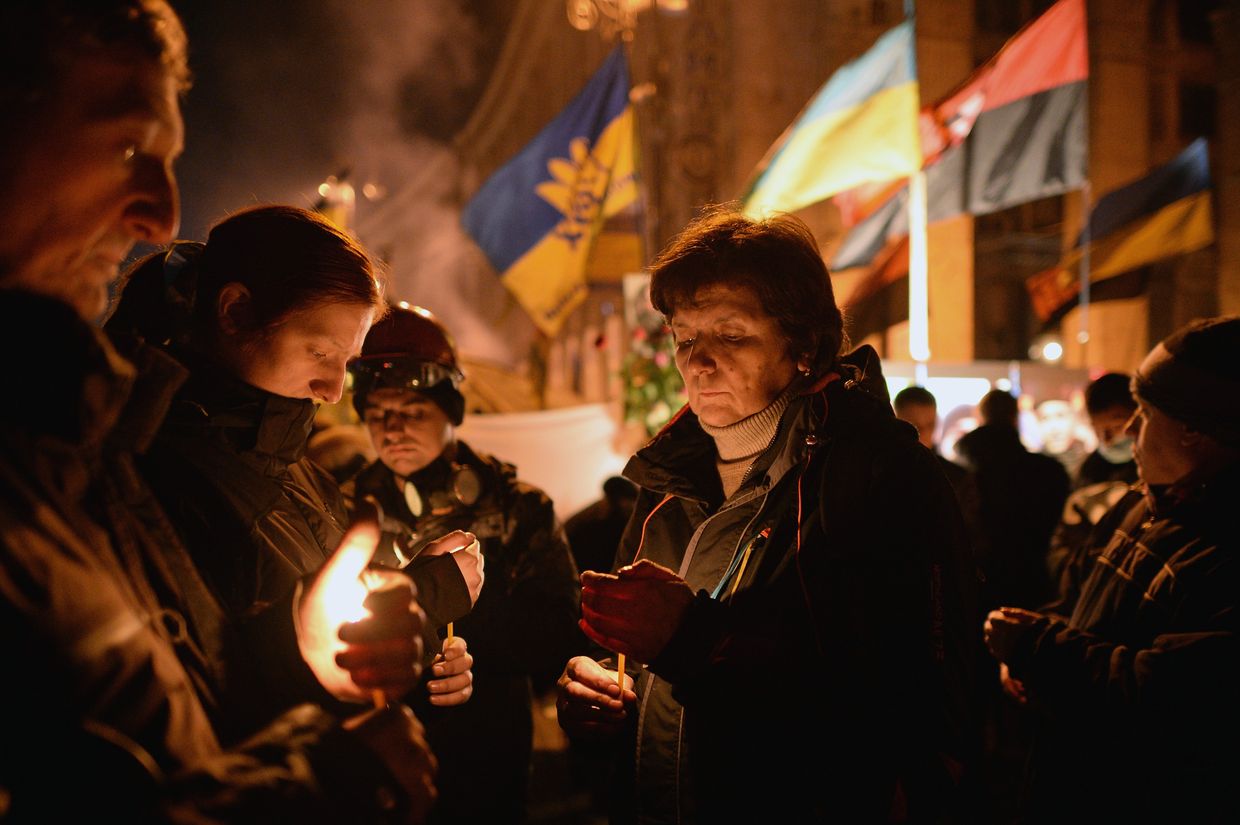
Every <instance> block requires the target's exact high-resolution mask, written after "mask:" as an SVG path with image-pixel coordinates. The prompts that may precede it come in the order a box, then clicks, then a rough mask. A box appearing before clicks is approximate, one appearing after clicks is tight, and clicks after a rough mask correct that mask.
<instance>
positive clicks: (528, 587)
mask: <svg viewBox="0 0 1240 825" xmlns="http://www.w3.org/2000/svg"><path fill="white" fill-rule="evenodd" d="M349 371H350V374H351V376H352V381H353V406H354V408H355V409H356V410H357V412H358V415H359V416H361V418H362V420H363V422H365V425H366V428H367V430H368V432H369V433H370V437H371V439H372V441H373V443H374V447H375V451H376V453H377V454H378V456H379V458H378V460H376V461H375V462H373V463H371V464H370V465H369V466H367V467H366V468H365V469H364V470H362V472H361V473H359V474H358V476H357V477H356V478H355V479H354V480H353V481H352V482H350V483H348V484H346V485H345V492H346V495H351V496H352V498H353V499H354V500H356V499H358V498H360V497H363V496H373V497H374V498H375V499H376V500H377V501H378V502H379V503H380V505H381V506H382V507H383V511H384V514H385V516H386V518H387V522H386V523H385V525H384V530H385V533H384V539H383V540H382V541H381V542H380V549H379V550H378V551H376V553H379V552H388V553H390V556H389V557H388V558H387V559H386V561H387V562H388V563H390V564H406V563H409V562H410V560H413V559H416V558H417V557H418V555H419V553H420V552H421V550H422V546H423V544H424V542H425V541H426V540H427V539H428V538H433V537H435V536H438V535H441V534H443V533H446V532H448V531H450V530H465V531H468V532H471V533H473V534H474V535H476V536H477V537H478V540H479V542H480V543H481V546H482V553H483V557H484V559H485V562H486V580H485V581H484V583H483V586H482V593H481V595H480V596H479V597H478V601H477V604H476V605H475V606H474V609H473V611H472V612H471V613H470V614H469V615H468V616H466V617H465V618H463V619H461V620H460V621H459V622H457V623H456V624H455V628H454V632H455V633H459V634H461V635H463V636H465V637H466V638H468V639H469V643H470V650H471V652H472V653H473V654H474V671H473V672H474V685H473V687H474V691H473V697H472V699H471V700H470V701H469V702H468V703H467V704H464V705H459V706H456V707H443V708H441V707H417V713H418V716H419V718H420V719H422V720H423V722H424V723H425V724H426V728H427V737H428V739H429V740H430V742H431V747H432V748H433V749H434V751H435V755H436V756H437V757H438V758H439V776H438V779H437V782H436V784H437V785H438V788H439V801H438V803H437V804H436V806H435V808H434V810H433V811H432V813H431V821H432V822H441V823H443V822H488V823H490V822H496V823H498V822H517V821H520V820H521V819H522V818H523V817H524V810H525V797H526V786H527V783H528V777H529V772H530V757H531V750H532V730H533V727H532V726H533V720H532V718H531V698H532V695H531V688H533V689H534V690H538V691H541V690H544V689H548V688H550V687H551V685H552V684H554V682H555V679H556V677H557V676H558V675H559V672H560V668H561V665H562V664H563V662H564V661H565V660H566V658H567V657H568V656H571V655H573V654H574V653H576V652H578V651H579V650H580V649H581V648H582V646H583V645H584V639H583V638H582V637H581V635H580V631H579V630H578V628H577V617H578V607H579V599H580V592H579V584H578V579H577V571H576V567H575V566H574V564H573V559H572V556H571V554H570V552H569V548H568V543H567V540H566V539H565V537H564V532H563V529H562V528H561V526H560V525H559V524H558V523H557V521H556V516H555V510H554V507H553V505H552V502H551V500H550V499H549V498H548V497H547V495H546V494H545V493H543V491H541V490H539V489H537V488H535V487H532V486H530V485H529V484H525V483H523V482H521V481H520V480H519V479H518V478H517V475H516V470H515V468H514V467H513V466H512V465H510V464H506V463H504V462H502V461H499V460H498V459H495V458H493V457H491V456H489V455H484V454H482V453H479V452H477V451H475V450H473V449H472V448H470V446H469V445H468V444H466V443H465V442H463V441H461V440H459V439H458V438H457V437H456V430H455V428H456V427H458V426H460V424H461V422H462V421H463V420H464V417H465V397H464V396H463V395H462V393H461V382H462V381H463V379H464V375H463V374H462V372H461V369H460V364H459V361H458V359H457V354H456V347H455V345H454V343H453V341H452V337H451V335H450V334H449V332H448V330H447V329H445V328H444V326H443V324H441V323H440V322H439V320H438V319H437V318H436V317H435V315H434V314H433V313H431V312H430V311H429V310H426V309H423V308H421V307H409V306H405V305H401V306H399V307H395V308H393V309H392V311H391V312H390V313H389V314H388V315H387V316H386V317H385V318H383V319H382V320H381V321H379V322H378V323H376V324H375V325H374V326H373V327H372V328H371V330H370V332H369V334H368V335H367V336H366V341H365V343H364V344H363V346H362V354H361V356H360V357H359V358H357V359H355V360H354V361H352V362H351V363H350V366H349ZM385 548H386V550H385ZM412 563H414V564H416V563H417V562H416V561H413V562H412ZM431 621H432V622H433V621H434V617H433V616H432V617H431Z"/></svg>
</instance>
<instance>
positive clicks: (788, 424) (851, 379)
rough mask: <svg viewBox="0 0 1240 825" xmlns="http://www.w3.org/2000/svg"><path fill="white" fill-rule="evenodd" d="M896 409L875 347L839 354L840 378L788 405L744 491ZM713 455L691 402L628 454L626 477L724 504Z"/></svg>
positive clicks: (823, 382)
mask: <svg viewBox="0 0 1240 825" xmlns="http://www.w3.org/2000/svg"><path fill="white" fill-rule="evenodd" d="M828 409H830V410H831V415H830V416H828V415H827V411H828ZM892 415H893V413H892V411H891V403H890V401H889V400H888V394H887V385H886V381H885V379H884V378H883V374H882V367H881V364H880V361H879V359H878V355H877V353H876V352H875V351H874V348H873V347H870V346H868V345H864V346H861V347H859V348H857V349H856V350H854V351H853V352H851V353H849V354H848V355H845V356H843V357H842V358H841V359H840V361H839V363H838V365H837V373H836V374H835V377H828V376H824V377H823V378H820V379H819V380H818V381H816V382H815V383H814V384H813V385H811V386H810V387H808V388H806V394H804V395H801V396H799V397H797V398H794V399H793V400H792V401H791V402H790V403H789V404H788V408H787V409H786V410H784V414H783V416H782V417H781V418H780V421H779V426H778V427H777V429H776V431H775V438H774V439H773V440H772V442H771V444H770V446H769V447H767V448H766V450H764V451H763V452H762V453H761V454H760V455H759V456H758V457H757V458H756V459H754V463H753V466H752V468H751V469H750V470H749V472H748V473H747V475H746V479H745V481H744V482H743V483H742V485H741V490H747V489H751V488H754V487H758V488H764V487H771V486H774V485H775V484H776V483H778V482H779V480H780V479H781V478H783V476H784V475H785V474H786V473H788V472H789V471H790V470H792V469H793V468H794V467H796V466H797V465H798V464H800V463H801V462H802V461H804V460H805V458H806V454H807V452H808V451H811V450H816V449H819V448H820V447H822V446H825V445H826V444H827V443H828V442H829V440H830V439H831V438H833V437H834V434H835V433H837V432H839V431H841V430H842V429H845V430H846V429H849V428H851V427H854V426H867V425H868V424H869V423H872V422H873V420H874V419H875V418H876V417H882V416H885V417H891V416H892ZM715 458H716V451H715V444H714V441H713V440H712V439H711V437H710V436H709V435H707V434H706V433H705V431H704V430H703V429H702V425H701V424H700V423H699V422H698V419H697V415H695V414H694V413H693V411H692V410H690V409H689V408H688V406H685V407H684V408H683V409H682V410H681V411H680V412H678V413H677V414H676V415H675V417H673V418H672V420H671V421H670V422H669V423H668V425H667V426H666V427H664V428H663V429H662V430H661V431H660V432H659V433H658V434H657V435H656V436H655V437H654V438H653V439H651V440H650V442H649V443H648V444H646V445H645V446H644V447H642V448H641V449H639V450H638V451H637V453H636V455H634V456H633V458H631V459H630V460H629V463H628V464H627V465H626V466H625V468H624V475H625V477H626V478H628V479H629V480H631V481H633V482H634V483H636V484H637V485H639V486H641V487H645V488H646V489H649V490H651V491H653V492H656V493H659V494H662V495H667V494H669V493H670V494H672V495H675V496H678V497H680V498H688V499H692V500H694V501H698V502H702V503H704V504H707V505H710V506H718V505H719V504H721V503H722V500H723V490H722V488H721V486H720V481H719V473H718V470H717V469H716V468H715ZM740 494H741V491H738V492H737V494H736V495H740Z"/></svg>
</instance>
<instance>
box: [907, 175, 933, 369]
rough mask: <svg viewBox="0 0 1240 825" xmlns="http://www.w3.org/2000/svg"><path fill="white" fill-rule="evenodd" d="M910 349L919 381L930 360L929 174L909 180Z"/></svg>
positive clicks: (913, 176) (915, 176) (914, 176)
mask: <svg viewBox="0 0 1240 825" xmlns="http://www.w3.org/2000/svg"><path fill="white" fill-rule="evenodd" d="M908 352H909V356H910V357H911V358H912V359H913V362H914V365H915V366H914V371H915V375H916V378H917V380H919V381H924V379H925V373H926V362H927V361H929V360H930V288H929V273H928V266H927V261H926V173H925V172H924V171H918V172H917V173H916V174H914V175H912V176H911V177H910V178H909V180H908Z"/></svg>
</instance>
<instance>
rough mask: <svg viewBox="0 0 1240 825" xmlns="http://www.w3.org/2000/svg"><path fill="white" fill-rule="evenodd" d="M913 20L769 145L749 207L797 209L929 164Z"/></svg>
mask: <svg viewBox="0 0 1240 825" xmlns="http://www.w3.org/2000/svg"><path fill="white" fill-rule="evenodd" d="M920 105H921V103H920V91H919V90H918V86H917V56H916V48H915V42H914V32H913V21H912V20H911V19H909V20H905V21H904V22H903V23H901V24H900V25H898V26H896V27H895V28H894V29H892V30H891V31H889V32H887V33H886V34H884V35H883V36H882V37H880V38H879V39H878V42H876V43H875V44H874V45H873V46H872V47H871V48H870V50H869V51H868V52H866V53H865V54H863V55H862V56H861V57H859V58H857V59H856V60H854V61H853V62H851V63H848V64H847V65H845V66H844V67H843V68H841V69H840V70H839V71H837V72H836V73H835V74H834V75H832V76H831V79H830V80H828V81H827V84H826V85H825V86H823V87H822V90H821V91H819V92H818V94H817V95H816V96H815V97H814V99H813V100H811V101H810V103H809V105H808V106H807V107H806V109H805V111H804V112H802V113H801V115H800V117H798V118H797V120H796V121H795V122H794V123H793V124H792V125H791V126H789V127H788V129H787V131H785V132H784V134H783V136H782V137H781V138H780V139H779V141H778V142H776V144H775V145H774V146H773V147H771V149H770V151H768V152H767V157H766V158H765V159H764V160H763V162H762V163H760V164H759V165H758V172H757V173H756V177H755V178H754V180H753V182H752V183H751V184H750V186H749V190H748V193H747V194H746V195H745V197H744V204H745V205H744V209H745V213H746V214H747V215H750V216H752V217H761V216H763V215H765V214H768V213H770V212H775V211H781V212H790V211H792V210H795V209H800V208H801V207H803V206H808V205H809V204H811V203H816V202H818V201H820V200H823V199H824V198H828V197H830V196H831V195H834V194H836V193H837V192H842V191H844V190H845V189H851V188H852V187H854V186H859V185H860V184H863V183H869V182H873V181H885V180H894V179H896V178H902V177H907V176H909V175H911V174H913V173H914V172H916V171H917V170H918V169H920V168H921V160H922V157H921V141H920V138H919V135H918V129H917V113H918V108H919V107H920Z"/></svg>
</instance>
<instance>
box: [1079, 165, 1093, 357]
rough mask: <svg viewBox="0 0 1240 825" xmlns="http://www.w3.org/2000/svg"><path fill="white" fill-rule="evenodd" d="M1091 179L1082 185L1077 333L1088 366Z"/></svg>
mask: <svg viewBox="0 0 1240 825" xmlns="http://www.w3.org/2000/svg"><path fill="white" fill-rule="evenodd" d="M1090 195H1091V193H1090V187H1089V179H1088V178H1086V179H1085V185H1084V186H1082V187H1081V209H1082V211H1083V214H1084V215H1085V227H1084V228H1083V229H1082V230H1081V273H1080V277H1081V294H1080V300H1079V301H1078V303H1077V307H1078V313H1079V321H1080V324H1079V327H1080V328H1079V330H1078V331H1077V333H1076V341H1077V343H1078V344H1080V345H1081V366H1082V367H1088V366H1089V359H1088V358H1086V354H1085V350H1086V348H1087V347H1088V346H1089V267H1090V261H1089V251H1090V250H1089V247H1090V243H1091V241H1092V240H1093V237H1092V234H1091V232H1090V227H1089V221H1090V217H1091V215H1090V209H1091V208H1092V206H1093V204H1092V203H1091V202H1090V201H1091V200H1092V198H1091V197H1090Z"/></svg>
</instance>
